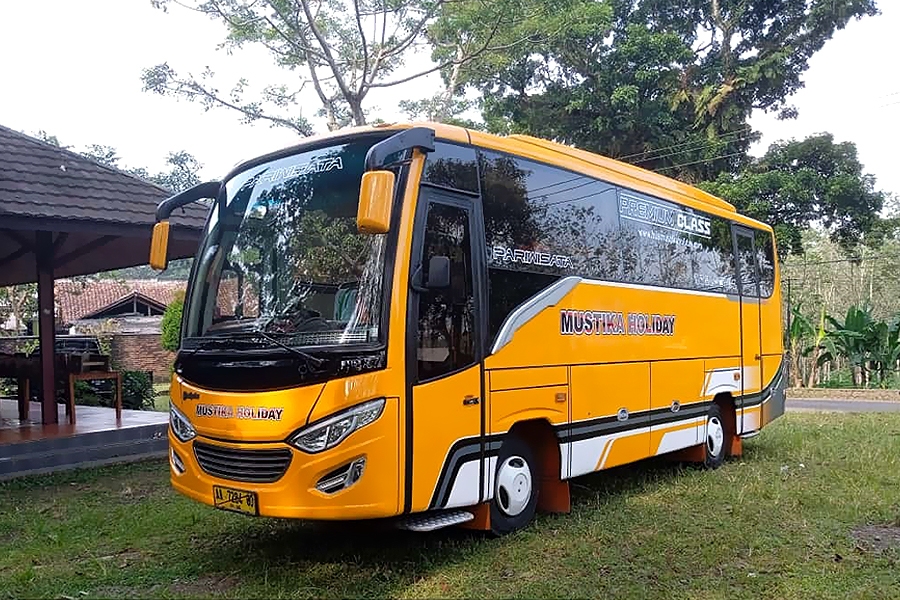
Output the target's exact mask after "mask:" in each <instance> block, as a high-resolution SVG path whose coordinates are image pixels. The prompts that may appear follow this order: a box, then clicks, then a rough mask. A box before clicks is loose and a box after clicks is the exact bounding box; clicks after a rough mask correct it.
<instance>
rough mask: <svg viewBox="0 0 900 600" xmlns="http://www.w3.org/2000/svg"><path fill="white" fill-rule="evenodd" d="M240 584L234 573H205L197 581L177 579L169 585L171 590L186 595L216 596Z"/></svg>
mask: <svg viewBox="0 0 900 600" xmlns="http://www.w3.org/2000/svg"><path fill="white" fill-rule="evenodd" d="M237 585H238V578H237V577H234V576H232V575H225V576H217V575H204V576H203V577H200V578H199V579H197V580H196V581H176V582H175V583H173V584H172V585H170V586H169V591H170V592H172V593H175V594H184V595H186V596H204V597H208V596H215V595H218V594H224V593H225V592H227V591H229V590H232V589H234V588H235V587H237Z"/></svg>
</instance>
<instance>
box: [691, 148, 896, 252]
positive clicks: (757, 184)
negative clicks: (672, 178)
mask: <svg viewBox="0 0 900 600" xmlns="http://www.w3.org/2000/svg"><path fill="white" fill-rule="evenodd" d="M701 187H702V188H704V189H706V190H707V191H709V192H711V193H713V194H715V195H717V196H720V197H722V198H725V199H727V200H728V201H729V202H731V203H733V204H734V205H735V206H736V207H737V208H738V210H739V211H741V212H742V213H744V214H747V215H749V216H751V217H754V218H756V219H759V220H761V221H764V222H766V223H772V224H773V226H774V229H775V234H776V237H777V241H778V247H779V252H780V253H781V254H782V255H784V254H786V253H788V252H792V253H794V254H800V253H802V251H803V243H802V233H803V231H804V230H805V229H807V228H808V227H810V225H811V224H813V223H815V224H817V225H818V226H819V227H821V228H822V229H823V230H824V231H826V232H828V234H829V236H830V238H831V239H832V241H834V242H835V243H837V244H838V245H840V247H841V248H842V249H844V250H845V251H846V252H849V251H850V250H851V249H852V248H854V247H855V246H857V245H858V244H859V243H860V242H861V241H862V240H863V239H865V234H866V233H867V232H870V231H872V230H873V229H875V228H876V227H877V226H879V225H881V226H882V227H883V224H879V217H878V212H879V211H880V210H881V209H882V207H883V205H884V201H885V194H884V193H883V192H879V191H876V190H875V178H874V177H872V176H871V175H867V174H865V173H863V166H862V163H860V161H859V158H858V156H857V151H856V145H855V144H853V143H852V142H843V143H840V144H836V143H835V142H834V137H833V136H832V135H831V134H830V133H823V134H819V135H813V136H810V137H808V138H806V139H804V140H800V141H796V140H792V141H788V142H779V143H776V144H772V145H771V146H770V147H769V149H768V151H767V152H766V153H765V155H764V156H762V157H761V158H759V159H758V160H754V161H752V162H751V163H750V164H749V165H748V166H747V167H746V168H745V169H744V170H743V171H742V172H741V173H740V174H738V175H732V174H730V173H722V174H720V175H719V176H718V178H716V180H715V181H713V182H709V183H706V184H701ZM882 237H883V234H882Z"/></svg>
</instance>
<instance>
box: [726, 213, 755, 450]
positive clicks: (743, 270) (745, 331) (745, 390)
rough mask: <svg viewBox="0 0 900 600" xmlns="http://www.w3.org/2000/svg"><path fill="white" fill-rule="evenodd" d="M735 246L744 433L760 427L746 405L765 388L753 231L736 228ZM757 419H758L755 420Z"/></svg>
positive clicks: (739, 422)
mask: <svg viewBox="0 0 900 600" xmlns="http://www.w3.org/2000/svg"><path fill="white" fill-rule="evenodd" d="M732 231H733V232H734V249H735V256H736V257H737V268H738V282H739V286H738V291H739V292H740V302H741V367H742V368H741V387H742V390H741V391H742V395H741V399H740V402H739V403H738V410H737V415H736V418H737V425H738V429H739V430H740V431H741V432H745V431H753V430H756V429H758V428H759V423H758V416H756V413H754V417H756V419H753V418H751V417H750V415H749V414H746V415H745V414H744V406H745V404H746V405H753V404H754V402H755V400H756V399H757V398H758V396H759V394H760V392H761V389H762V375H763V374H762V344H761V330H760V314H759V268H758V266H757V264H756V249H755V247H754V241H753V232H752V231H751V230H749V229H746V228H743V227H734V228H733V230H732ZM754 421H755V422H754ZM742 424H743V426H742Z"/></svg>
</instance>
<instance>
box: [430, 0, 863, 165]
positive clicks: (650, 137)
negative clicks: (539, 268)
mask: <svg viewBox="0 0 900 600" xmlns="http://www.w3.org/2000/svg"><path fill="white" fill-rule="evenodd" d="M530 2H531V3H532V6H534V7H535V8H534V10H533V11H532V12H534V13H535V14H538V13H539V12H540V11H539V10H538V8H537V7H540V6H542V5H545V4H546V5H548V6H549V5H553V4H554V3H551V2H548V0H530ZM581 4H582V6H583V7H592V8H593V9H594V12H593V13H589V14H592V16H593V17H594V18H593V19H591V20H589V21H580V22H578V23H576V24H574V25H573V26H572V27H571V28H569V29H568V30H567V31H565V32H564V33H563V34H562V35H559V36H554V37H549V38H547V39H548V40H549V41H548V43H545V44H541V45H538V46H526V47H521V46H515V47H512V48H510V49H508V50H506V51H504V52H502V53H494V54H492V55H491V56H489V57H481V58H479V59H478V60H475V61H472V62H471V63H469V64H466V65H464V66H463V68H462V69H461V74H460V76H459V82H460V85H470V86H475V87H476V88H477V89H479V90H481V92H482V93H483V95H484V118H485V120H486V122H487V124H488V126H489V127H490V128H491V129H492V130H494V131H499V132H519V131H527V132H529V133H532V134H536V135H540V136H543V137H547V138H551V139H556V140H559V141H562V142H565V143H571V144H575V145H577V146H580V147H582V148H585V149H588V150H592V151H598V152H600V153H603V154H606V155H611V156H614V157H619V158H623V159H625V160H628V161H631V162H635V163H637V164H640V165H641V166H643V167H646V168H650V169H655V170H660V171H662V172H664V173H665V174H666V175H670V176H676V177H679V178H681V179H684V180H687V181H690V182H696V181H702V180H706V179H711V178H714V177H715V176H716V175H717V174H718V173H719V172H721V171H735V170H737V169H739V168H740V167H741V166H742V165H743V164H744V163H745V161H746V153H747V150H748V148H749V145H750V144H751V143H752V142H753V141H754V135H753V133H752V132H751V131H750V128H749V127H748V125H747V123H748V118H749V116H750V114H751V112H752V111H753V110H756V109H761V110H764V111H775V112H777V113H778V114H779V116H781V117H782V118H790V117H792V116H795V115H796V110H795V109H794V108H793V107H791V106H790V105H789V104H788V99H789V97H790V96H791V94H792V93H794V92H795V91H797V90H798V89H800V88H801V87H802V86H803V80H802V77H803V74H804V73H805V72H806V70H807V68H808V66H809V59H810V58H811V57H812V56H813V55H814V54H815V53H816V52H817V51H818V50H819V49H821V48H822V46H823V45H824V43H825V42H826V41H827V40H828V39H830V38H831V37H832V35H833V34H834V32H835V31H836V30H838V29H841V28H843V27H844V26H845V25H846V24H847V23H848V22H849V21H850V20H851V19H855V18H861V17H863V16H865V15H875V14H877V9H876V6H875V0H582V2H581ZM598 7H602V8H605V9H606V12H605V13H604V12H603V11H602V10H599V8H598ZM459 10H461V9H458V8H457V7H456V6H451V7H450V8H449V9H448V11H446V13H445V14H444V16H443V18H445V19H450V18H451V15H452V14H453V13H454V12H459ZM582 10H587V9H585V8H582ZM568 11H569V12H578V10H577V9H576V8H574V7H569V8H568ZM585 23H587V24H588V25H589V26H587V27H585V26H584V25H585ZM540 25H541V23H540V22H537V23H535V26H540ZM551 26H552V25H551ZM471 27H472V28H473V29H475V30H478V29H480V28H481V27H482V26H481V25H480V24H479V23H477V22H473V23H472V24H471ZM445 37H452V33H451V32H449V31H448V33H447V34H446V36H445ZM436 52H439V49H438V50H436Z"/></svg>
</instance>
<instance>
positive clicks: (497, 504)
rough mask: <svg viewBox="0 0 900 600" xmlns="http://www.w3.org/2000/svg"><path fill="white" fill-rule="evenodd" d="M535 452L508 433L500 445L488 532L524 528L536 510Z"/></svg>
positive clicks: (494, 532) (513, 530)
mask: <svg viewBox="0 0 900 600" xmlns="http://www.w3.org/2000/svg"><path fill="white" fill-rule="evenodd" d="M539 482H540V474H539V473H538V470H537V462H536V461H535V457H534V452H533V451H532V450H531V447H530V446H529V445H528V444H527V443H526V442H525V441H524V440H522V439H521V438H519V437H517V436H515V435H509V436H507V438H506V439H505V440H504V441H503V445H502V446H500V455H499V456H498V457H497V467H496V470H495V471H494V499H493V500H491V532H492V533H493V534H494V535H498V536H500V535H507V534H510V533H513V532H516V531H519V530H520V529H524V528H525V527H526V526H527V525H528V524H529V523H531V521H532V519H534V514H535V512H536V510H537V500H538V483H539Z"/></svg>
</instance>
